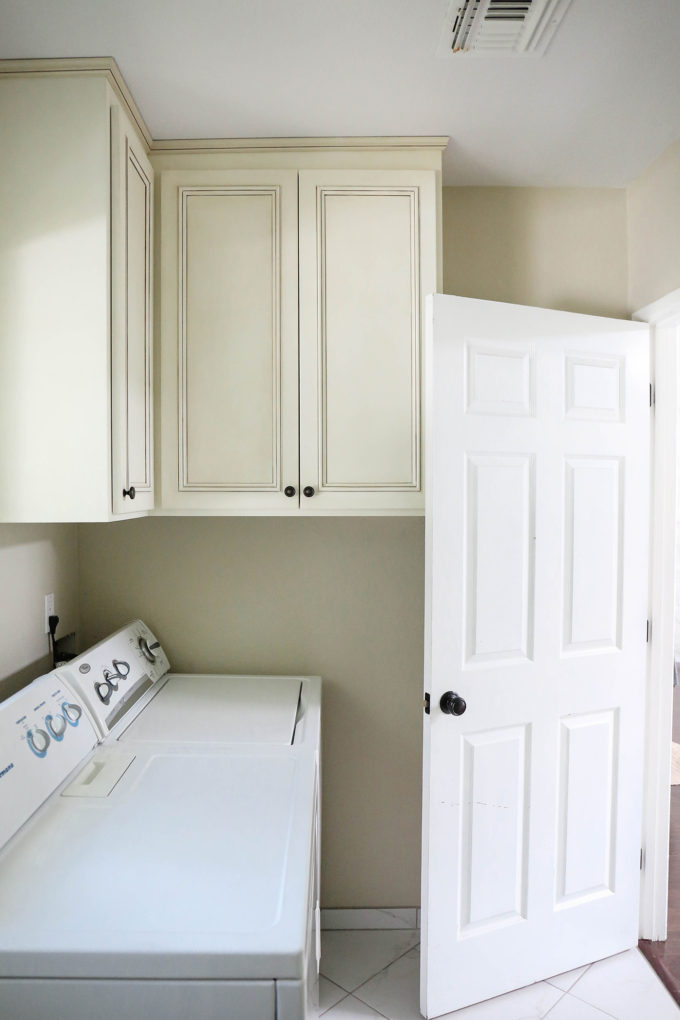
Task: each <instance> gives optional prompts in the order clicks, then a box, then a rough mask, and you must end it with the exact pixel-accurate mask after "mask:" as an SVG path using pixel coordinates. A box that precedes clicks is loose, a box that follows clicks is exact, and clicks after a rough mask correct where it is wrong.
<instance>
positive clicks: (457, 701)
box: [439, 691, 467, 715]
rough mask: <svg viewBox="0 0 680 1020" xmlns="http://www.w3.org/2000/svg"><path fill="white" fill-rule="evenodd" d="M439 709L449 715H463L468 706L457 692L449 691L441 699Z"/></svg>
mask: <svg viewBox="0 0 680 1020" xmlns="http://www.w3.org/2000/svg"><path fill="white" fill-rule="evenodd" d="M439 707H440V708H441V710H442V712H445V713H446V714H447V715H462V714H463V712H464V711H465V709H466V708H467V705H466V704H465V701H464V700H463V698H461V697H460V695H458V694H456V692H455V691H447V692H446V694H442V696H441V698H440V699H439Z"/></svg>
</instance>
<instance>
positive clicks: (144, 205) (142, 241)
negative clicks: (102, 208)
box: [111, 106, 154, 513]
mask: <svg viewBox="0 0 680 1020" xmlns="http://www.w3.org/2000/svg"><path fill="white" fill-rule="evenodd" d="M111 205H112V218H111V258H112V293H111V415H112V422H111V436H112V451H111V452H112V495H113V498H112V508H113V511H114V513H130V512H132V511H135V512H138V511H140V510H150V509H152V508H153V505H154V493H153V407H152V404H153V397H152V393H153V387H152V371H153V369H152V333H151V328H152V322H151V316H152V303H151V256H152V237H153V170H152V169H151V164H150V163H149V161H148V159H147V158H146V154H145V152H144V150H143V148H142V146H141V144H140V143H139V141H138V140H137V137H136V135H135V134H134V132H133V130H132V128H131V127H130V126H129V124H128V123H127V121H126V120H125V117H124V116H123V114H122V113H121V111H120V110H119V109H118V107H116V106H114V107H112V109H111ZM131 487H132V488H134V490H135V495H134V498H132V497H131V495H129V494H128V495H126V496H124V495H123V490H125V491H126V492H127V493H129V492H130V488H131Z"/></svg>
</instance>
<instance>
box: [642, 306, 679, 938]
mask: <svg viewBox="0 0 680 1020" xmlns="http://www.w3.org/2000/svg"><path fill="white" fill-rule="evenodd" d="M633 318H634V319H637V320H638V321H640V322H648V323H649V324H650V325H651V326H652V330H651V343H650V355H651V381H652V387H653V392H654V408H653V415H652V430H651V443H652V449H651V465H652V471H651V492H650V501H651V502H650V553H649V565H650V570H649V575H650V576H649V620H650V625H651V630H650V642H649V653H648V674H647V696H646V713H645V761H644V785H643V807H642V811H643V814H642V870H641V875H640V882H641V885H640V938H644V939H652V940H655V941H657V940H662V939H665V938H666V927H667V917H668V851H669V824H670V767H671V730H672V722H673V687H672V676H673V661H674V627H675V560H676V521H677V511H678V499H677V475H678V471H677V457H678V425H677V420H678V388H679V387H678V367H679V365H680V351H679V347H680V290H676V291H672V292H671V293H670V294H667V295H666V296H665V297H663V298H660V299H659V300H658V301H655V302H654V303H653V304H650V305H647V306H646V307H644V308H641V309H640V310H639V311H637V312H636V313H635V314H634V315H633Z"/></svg>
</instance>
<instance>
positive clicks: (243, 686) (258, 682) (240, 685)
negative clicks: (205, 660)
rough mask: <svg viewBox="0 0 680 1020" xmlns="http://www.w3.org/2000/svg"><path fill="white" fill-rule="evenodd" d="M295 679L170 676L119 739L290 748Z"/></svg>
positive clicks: (295, 703) (299, 682) (297, 692)
mask: <svg viewBox="0 0 680 1020" xmlns="http://www.w3.org/2000/svg"><path fill="white" fill-rule="evenodd" d="M301 686H302V680H301V679H300V677H290V676H219V675H217V676H213V675H203V674H194V675H191V674H190V675H187V676H183V675H179V674H171V675H170V676H169V677H168V679H167V682H166V683H165V684H164V685H163V687H162V688H161V689H160V690H159V691H158V693H157V694H156V696H155V697H154V698H153V699H152V700H151V701H150V702H149V704H148V705H147V706H146V708H145V709H144V710H143V711H142V712H140V713H139V715H138V716H137V717H136V719H134V721H133V722H132V724H131V725H130V726H128V727H127V729H126V730H125V732H124V733H123V734H122V736H121V738H120V739H121V740H143V741H162V742H163V743H166V742H171V743H173V744H174V743H190V744H195V743H201V744H291V743H292V742H293V736H294V734H295V720H296V717H297V710H298V703H299V700H300V688H301Z"/></svg>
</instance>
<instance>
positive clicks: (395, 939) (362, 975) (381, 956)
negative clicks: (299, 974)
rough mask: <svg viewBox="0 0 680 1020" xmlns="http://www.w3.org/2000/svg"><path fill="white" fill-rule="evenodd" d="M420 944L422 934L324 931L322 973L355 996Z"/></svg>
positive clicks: (322, 937)
mask: <svg viewBox="0 0 680 1020" xmlns="http://www.w3.org/2000/svg"><path fill="white" fill-rule="evenodd" d="M419 941H420V932H419V931H325V932H322V933H321V973H322V974H323V975H324V977H327V978H330V980H331V981H334V982H335V983H336V985H340V987H341V988H344V989H345V990H346V991H348V992H353V991H354V989H355V988H358V986H359V985H362V984H363V983H364V981H367V980H368V978H370V977H373V975H374V974H377V973H378V971H380V970H382V969H383V968H384V967H387V966H388V964H390V963H392V962H393V961H394V960H396V959H397V957H399V956H401V955H402V954H403V953H406V952H407V951H408V950H409V949H413V947H414V946H416V945H417V944H418V942H419Z"/></svg>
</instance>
